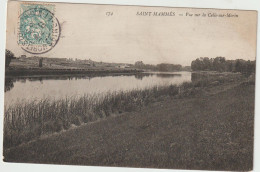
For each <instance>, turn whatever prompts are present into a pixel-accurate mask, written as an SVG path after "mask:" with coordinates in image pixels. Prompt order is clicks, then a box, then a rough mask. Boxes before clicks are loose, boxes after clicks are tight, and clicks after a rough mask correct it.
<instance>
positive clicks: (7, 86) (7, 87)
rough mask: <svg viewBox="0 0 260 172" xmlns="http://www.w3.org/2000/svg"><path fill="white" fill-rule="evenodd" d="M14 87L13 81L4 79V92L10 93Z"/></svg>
mask: <svg viewBox="0 0 260 172" xmlns="http://www.w3.org/2000/svg"><path fill="white" fill-rule="evenodd" d="M13 87H14V79H12V78H5V92H7V91H10V90H11V89H12V88H13Z"/></svg>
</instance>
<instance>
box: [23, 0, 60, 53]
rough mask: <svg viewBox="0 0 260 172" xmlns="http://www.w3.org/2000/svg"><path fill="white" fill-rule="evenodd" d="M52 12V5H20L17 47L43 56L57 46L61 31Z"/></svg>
mask: <svg viewBox="0 0 260 172" xmlns="http://www.w3.org/2000/svg"><path fill="white" fill-rule="evenodd" d="M54 12H55V6H54V5H52V4H30V3H29V4H28V3H24V4H21V6H20V16H19V20H18V45H19V46H20V47H21V48H22V49H23V50H25V51H27V52H28V53H31V54H43V53H46V52H48V51H50V50H51V49H52V48H53V47H54V46H55V45H56V44H57V42H58V40H59V36H60V31H61V29H60V25H59V22H58V19H57V18H56V17H55V16H54Z"/></svg>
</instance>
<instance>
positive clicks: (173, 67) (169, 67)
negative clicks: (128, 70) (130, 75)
mask: <svg viewBox="0 0 260 172" xmlns="http://www.w3.org/2000/svg"><path fill="white" fill-rule="evenodd" d="M134 67H135V68H138V69H144V70H151V71H161V72H173V71H190V67H189V66H182V65H180V64H170V63H160V64H157V65H152V64H144V63H143V62H142V61H137V62H135V65H134Z"/></svg>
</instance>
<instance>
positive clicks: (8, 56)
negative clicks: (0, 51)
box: [5, 49, 14, 67]
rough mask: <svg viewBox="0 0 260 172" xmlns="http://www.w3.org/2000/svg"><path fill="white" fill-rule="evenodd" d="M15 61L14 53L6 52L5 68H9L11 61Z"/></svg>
mask: <svg viewBox="0 0 260 172" xmlns="http://www.w3.org/2000/svg"><path fill="white" fill-rule="evenodd" d="M12 59H14V53H12V52H11V51H10V50H7V49H6V50H5V67H9V65H10V63H11V60H12Z"/></svg>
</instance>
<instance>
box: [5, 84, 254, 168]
mask: <svg viewBox="0 0 260 172" xmlns="http://www.w3.org/2000/svg"><path fill="white" fill-rule="evenodd" d="M253 114H254V86H252V85H240V86H237V87H235V88H233V89H229V90H226V91H223V92H219V93H217V94H214V95H209V96H203V95H202V96H199V97H196V98H180V99H171V98H166V99H165V100H163V101H160V102H157V103H154V104H151V105H150V106H148V107H145V108H143V109H142V110H141V111H139V112H131V113H124V114H122V115H120V116H117V117H109V118H107V119H105V120H101V121H98V122H95V123H92V124H86V125H84V126H81V127H78V128H75V129H72V130H69V131H66V132H64V133H61V134H59V135H53V136H51V137H48V138H45V139H41V140H38V141H35V142H32V143H29V144H25V145H23V146H19V147H17V148H14V149H11V150H9V151H6V152H4V156H5V161H9V162H31V163H58V164H80V165H98V166H101V165H102V166H126V167H154V168H181V169H183V168H192V169H214V170H218V169H220V170H238V169H239V170H251V169H252V163H253V159H252V158H253V157H252V155H253V154H252V152H253V124H254V122H253V119H254V115H253Z"/></svg>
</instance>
